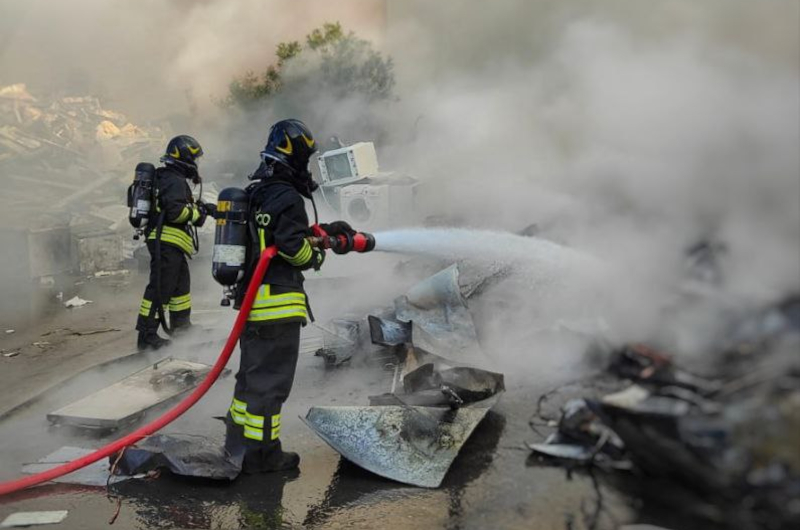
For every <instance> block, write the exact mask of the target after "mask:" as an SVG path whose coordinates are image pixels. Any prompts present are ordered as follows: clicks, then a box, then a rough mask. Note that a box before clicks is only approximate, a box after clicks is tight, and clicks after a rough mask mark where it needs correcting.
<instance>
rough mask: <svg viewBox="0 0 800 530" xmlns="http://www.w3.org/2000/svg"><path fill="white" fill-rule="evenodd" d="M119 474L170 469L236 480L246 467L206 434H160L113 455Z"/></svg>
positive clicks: (182, 473)
mask: <svg viewBox="0 0 800 530" xmlns="http://www.w3.org/2000/svg"><path fill="white" fill-rule="evenodd" d="M113 462H116V468H115V470H114V472H115V474H116V475H118V476H127V477H130V476H132V475H142V474H146V473H150V472H152V471H156V470H163V469H167V470H169V471H170V472H172V473H174V474H176V475H181V476H184V477H196V478H206V479H212V480H233V479H235V478H236V477H238V476H239V474H240V473H241V470H242V463H241V461H237V460H236V459H234V458H233V457H231V456H230V455H229V454H228V453H227V451H225V449H224V448H222V447H221V446H220V445H219V444H218V443H216V442H215V441H213V440H209V439H208V438H207V437H205V436H193V435H188V434H170V435H166V434H156V435H153V436H149V437H147V438H145V439H144V440H142V441H141V442H138V443H137V444H136V445H134V446H131V447H127V448H126V449H125V450H124V451H123V452H122V455H121V456H119V454H116V455H112V456H111V457H109V463H113Z"/></svg>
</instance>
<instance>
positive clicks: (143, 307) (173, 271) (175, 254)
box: [136, 241, 192, 331]
mask: <svg viewBox="0 0 800 530" xmlns="http://www.w3.org/2000/svg"><path fill="white" fill-rule="evenodd" d="M155 245H156V242H155V241H148V242H147V248H148V250H149V251H150V282H149V283H148V284H147V288H146V289H145V290H144V296H143V299H142V302H141V303H140V304H139V314H138V316H137V321H136V329H138V330H139V331H148V330H156V329H158V320H157V319H158V311H156V309H157V308H156V304H154V303H153V302H154V301H155V300H157V299H158V298H159V293H158V292H157V287H156V286H157V277H156V275H157V272H158V269H157V267H159V265H158V264H156V259H155ZM160 270H161V294H160V299H161V303H162V305H163V307H164V310H167V309H168V310H169V312H170V323H171V324H173V325H174V324H176V323H178V324H179V325H180V324H183V323H188V321H189V317H190V315H191V305H192V304H191V295H190V294H189V290H190V287H191V278H190V276H189V263H188V261H187V259H186V254H185V253H184V252H183V251H182V250H180V249H179V248H176V247H174V246H172V245H164V244H163V243H162V245H161V263H160Z"/></svg>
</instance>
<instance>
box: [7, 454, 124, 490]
mask: <svg viewBox="0 0 800 530" xmlns="http://www.w3.org/2000/svg"><path fill="white" fill-rule="evenodd" d="M93 452H94V449H85V448H82V447H69V446H65V447H61V448H60V449H57V450H56V451H54V452H52V453H50V454H49V455H47V456H46V457H44V458H42V459H40V460H38V461H37V462H36V463H32V464H25V465H23V466H22V472H23V473H27V474H29V475H35V474H36V473H41V472H43V471H48V470H50V469H52V468H54V467H57V466H60V465H61V464H63V463H65V462H71V461H73V460H77V459H78V458H82V457H84V456H86V455H88V454H91V453H93ZM129 478H132V477H125V476H117V475H113V476H109V466H108V464H107V463H106V462H104V461H102V460H101V461H97V462H95V463H94V464H90V465H88V466H86V467H83V468H81V469H78V470H76V471H73V472H72V473H68V474H66V475H63V476H61V477H58V478H56V479H53V482H60V483H62V484H79V485H82V486H105V485H106V484H115V483H117V482H122V481H125V480H128V479H129Z"/></svg>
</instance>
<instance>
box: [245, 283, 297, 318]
mask: <svg viewBox="0 0 800 530" xmlns="http://www.w3.org/2000/svg"><path fill="white" fill-rule="evenodd" d="M271 289H272V288H271V286H270V285H266V284H265V285H262V286H261V287H260V288H259V290H258V294H257V295H256V299H255V301H254V302H253V308H252V309H251V310H250V315H249V316H248V317H247V320H248V321H249V322H267V321H276V320H298V319H300V320H303V321H306V320H308V307H307V305H306V295H305V293H302V292H293V293H283V294H271V292H270V291H271Z"/></svg>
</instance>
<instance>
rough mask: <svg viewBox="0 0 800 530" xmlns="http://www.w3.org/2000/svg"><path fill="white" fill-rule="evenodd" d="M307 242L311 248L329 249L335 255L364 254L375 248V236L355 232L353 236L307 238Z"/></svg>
mask: <svg viewBox="0 0 800 530" xmlns="http://www.w3.org/2000/svg"><path fill="white" fill-rule="evenodd" d="M308 242H309V243H310V244H311V246H312V247H315V248H323V249H330V250H332V251H333V252H335V253H336V254H348V253H350V252H359V253H364V252H370V251H372V250H373V249H374V248H375V236H373V235H372V234H369V233H367V232H356V233H355V234H353V235H345V234H340V235H336V236H328V235H325V236H314V237H309V238H308Z"/></svg>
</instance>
